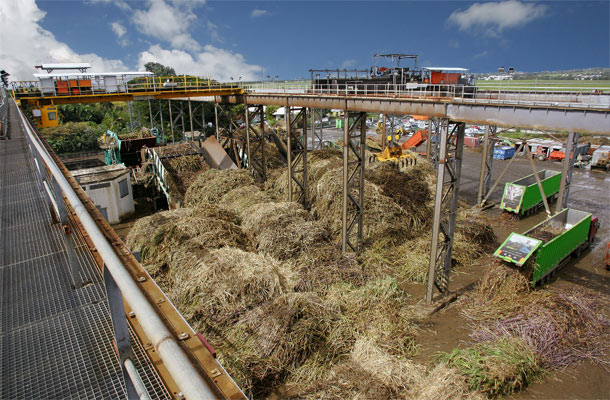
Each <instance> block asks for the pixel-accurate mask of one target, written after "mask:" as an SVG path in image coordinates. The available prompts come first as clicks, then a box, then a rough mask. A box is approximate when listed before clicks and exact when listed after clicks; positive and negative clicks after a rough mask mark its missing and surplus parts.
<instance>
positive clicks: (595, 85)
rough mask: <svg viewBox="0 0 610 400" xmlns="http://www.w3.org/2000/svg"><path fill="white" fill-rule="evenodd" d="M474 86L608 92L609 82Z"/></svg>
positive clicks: (487, 83)
mask: <svg viewBox="0 0 610 400" xmlns="http://www.w3.org/2000/svg"><path fill="white" fill-rule="evenodd" d="M476 85H477V86H479V87H481V88H485V89H497V90H499V89H502V90H505V89H514V90H526V89H532V88H536V89H539V90H549V91H561V90H570V91H578V90H584V91H589V90H594V89H598V90H602V91H604V92H606V91H610V81H569V80H540V79H536V80H534V79H532V80H515V81H484V80H477V81H476Z"/></svg>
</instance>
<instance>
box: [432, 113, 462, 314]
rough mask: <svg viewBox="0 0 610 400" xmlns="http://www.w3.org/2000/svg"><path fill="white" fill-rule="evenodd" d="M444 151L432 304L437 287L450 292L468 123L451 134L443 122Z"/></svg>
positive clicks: (436, 202)
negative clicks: (459, 190) (465, 135)
mask: <svg viewBox="0 0 610 400" xmlns="http://www.w3.org/2000/svg"><path fill="white" fill-rule="evenodd" d="M439 125H440V149H439V150H440V151H439V157H438V163H437V165H436V171H437V172H436V174H437V175H436V176H437V178H436V179H437V181H436V193H435V200H434V217H433V221H432V243H431V246H430V265H429V269H428V289H427V291H426V301H427V302H428V303H429V302H431V301H432V298H433V293H434V287H436V288H437V289H438V290H439V291H440V292H441V293H445V292H447V291H448V290H449V272H450V270H451V254H452V250H453V234H454V231H455V218H456V214H457V200H458V188H459V185H460V173H461V169H462V152H463V150H464V128H465V126H464V125H465V124H463V123H456V124H454V126H453V129H451V131H450V130H449V120H448V119H446V118H444V119H442V120H441V121H440V124H439Z"/></svg>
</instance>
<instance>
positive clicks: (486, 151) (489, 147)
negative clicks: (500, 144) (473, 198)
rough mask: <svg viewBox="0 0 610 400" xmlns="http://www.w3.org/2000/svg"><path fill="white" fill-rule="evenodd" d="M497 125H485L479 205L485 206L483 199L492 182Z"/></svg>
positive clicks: (478, 196) (478, 195)
mask: <svg viewBox="0 0 610 400" xmlns="http://www.w3.org/2000/svg"><path fill="white" fill-rule="evenodd" d="M496 131H497V127H496V126H495V125H487V126H486V127H485V139H484V141H483V153H482V154H481V171H480V174H479V191H478V194H477V205H479V206H481V207H482V206H483V199H484V198H485V197H486V196H487V193H488V192H489V184H490V183H491V171H492V166H493V161H494V157H493V155H494V138H495V136H496Z"/></svg>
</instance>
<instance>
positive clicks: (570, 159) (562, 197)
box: [555, 132, 579, 213]
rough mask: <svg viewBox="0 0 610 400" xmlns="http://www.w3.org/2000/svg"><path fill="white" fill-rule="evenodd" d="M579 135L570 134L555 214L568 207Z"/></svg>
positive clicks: (562, 167) (575, 133)
mask: <svg viewBox="0 0 610 400" xmlns="http://www.w3.org/2000/svg"><path fill="white" fill-rule="evenodd" d="M578 135H579V134H578V133H577V132H569V133H568V139H567V140H566V150H565V157H564V158H563V162H562V166H561V183H560V184H559V194H558V195H557V205H556V206H555V213H558V212H559V211H561V210H563V209H564V208H566V207H567V206H568V195H569V194H570V184H571V183H572V173H573V172H574V161H576V156H575V153H576V151H575V150H576V144H577V143H578Z"/></svg>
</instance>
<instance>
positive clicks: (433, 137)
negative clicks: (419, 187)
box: [426, 117, 441, 168]
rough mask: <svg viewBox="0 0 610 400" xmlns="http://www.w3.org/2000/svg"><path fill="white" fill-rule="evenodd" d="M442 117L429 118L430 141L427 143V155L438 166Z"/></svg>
mask: <svg viewBox="0 0 610 400" xmlns="http://www.w3.org/2000/svg"><path fill="white" fill-rule="evenodd" d="M440 129H441V118H434V117H430V118H429V119H428V142H427V144H426V157H427V158H428V160H429V161H430V162H431V163H432V166H433V167H434V168H436V166H437V163H438V153H439V147H440Z"/></svg>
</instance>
